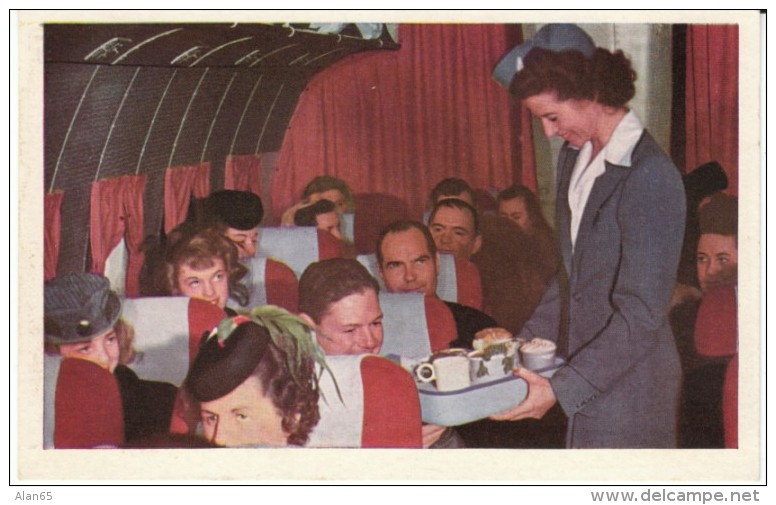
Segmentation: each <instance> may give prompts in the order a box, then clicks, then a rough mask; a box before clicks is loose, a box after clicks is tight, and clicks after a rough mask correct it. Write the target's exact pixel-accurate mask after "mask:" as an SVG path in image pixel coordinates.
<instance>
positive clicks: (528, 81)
mask: <svg viewBox="0 0 776 505" xmlns="http://www.w3.org/2000/svg"><path fill="white" fill-rule="evenodd" d="M635 82H636V72H635V71H634V70H633V67H632V66H631V62H630V60H629V59H628V58H626V57H625V54H623V52H622V51H620V50H617V51H615V52H613V53H612V52H609V51H608V50H606V49H603V48H600V47H599V48H597V49H596V51H595V53H593V56H592V57H591V58H586V57H585V56H584V55H583V54H582V53H580V52H579V51H560V52H554V51H547V50H544V49H541V48H536V49H533V50H532V51H531V52H530V53H528V56H526V58H525V60H524V67H523V68H522V69H521V70H520V71H519V72H518V73H517V75H515V78H514V79H513V80H512V84H511V86H510V88H509V89H510V92H511V93H512V95H514V96H515V97H516V98H518V99H520V100H524V99H526V98H528V97H531V96H535V95H539V94H541V93H545V92H551V93H555V94H556V95H557V98H558V100H560V101H564V100H570V99H574V100H590V101H593V102H597V103H600V104H601V105H606V106H610V107H618V108H620V107H625V106H626V105H627V103H628V102H629V101H630V100H631V99H632V98H633V97H634V95H635V94H636V86H635Z"/></svg>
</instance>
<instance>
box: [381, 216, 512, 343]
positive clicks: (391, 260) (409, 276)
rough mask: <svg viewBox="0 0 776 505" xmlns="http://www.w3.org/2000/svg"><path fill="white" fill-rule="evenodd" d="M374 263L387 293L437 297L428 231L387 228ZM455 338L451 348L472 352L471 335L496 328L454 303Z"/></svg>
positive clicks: (407, 224)
mask: <svg viewBox="0 0 776 505" xmlns="http://www.w3.org/2000/svg"><path fill="white" fill-rule="evenodd" d="M376 253H377V263H378V267H379V269H380V276H381V277H382V279H383V282H384V283H385V287H386V289H388V291H389V292H391V293H423V294H425V295H426V296H433V297H436V296H437V294H436V288H437V276H438V275H439V265H438V262H439V256H438V253H437V247H436V244H435V243H434V239H433V238H432V237H431V234H430V233H429V231H428V228H426V227H425V226H423V224H422V223H419V222H417V221H398V222H396V223H393V224H392V225H390V226H388V227H386V228H385V229H384V230H383V231H382V233H380V236H379V238H378V240H377V249H376ZM445 304H446V305H447V306H448V308H449V309H450V311H451V312H452V313H453V317H454V319H455V324H456V326H457V328H458V338H457V339H456V340H453V341H452V342H450V347H465V348H469V349H471V347H472V340H473V339H474V334H475V333H477V332H478V331H480V330H482V329H485V328H492V327H496V326H498V323H497V322H496V321H495V320H494V319H493V318H492V317H490V316H488V315H487V314H485V313H483V312H480V311H479V310H477V309H474V308H471V307H467V306H465V305H461V304H458V303H453V302H445Z"/></svg>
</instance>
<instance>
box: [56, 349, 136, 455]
mask: <svg viewBox="0 0 776 505" xmlns="http://www.w3.org/2000/svg"><path fill="white" fill-rule="evenodd" d="M54 408H55V424H54V446H55V447H56V448H58V449H86V448H90V447H97V446H115V447H118V446H120V445H121V444H122V443H123V442H124V413H123V410H122V407H121V394H120V393H119V386H118V383H117V382H116V379H115V377H114V376H113V374H112V373H110V372H109V371H108V370H106V369H105V368H103V367H101V366H100V365H98V364H96V363H94V362H92V361H87V360H85V359H73V358H65V359H63V360H62V364H61V365H60V368H59V377H58V378H57V388H56V400H55V407H54Z"/></svg>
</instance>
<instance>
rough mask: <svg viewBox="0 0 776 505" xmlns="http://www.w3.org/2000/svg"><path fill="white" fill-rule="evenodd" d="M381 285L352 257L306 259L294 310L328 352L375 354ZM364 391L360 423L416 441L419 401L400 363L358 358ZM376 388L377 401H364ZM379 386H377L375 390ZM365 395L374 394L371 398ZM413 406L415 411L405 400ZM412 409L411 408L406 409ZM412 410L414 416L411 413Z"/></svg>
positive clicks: (378, 342) (379, 344)
mask: <svg viewBox="0 0 776 505" xmlns="http://www.w3.org/2000/svg"><path fill="white" fill-rule="evenodd" d="M379 291H380V287H379V285H378V284H377V280H376V279H375V278H374V277H372V276H371V275H370V274H369V272H368V271H367V270H366V268H365V267H364V266H363V265H361V263H359V262H358V261H356V260H354V259H345V258H334V259H328V260H323V261H319V262H316V263H313V264H311V265H310V266H309V267H307V269H306V270H305V271H304V273H303V274H302V277H301V278H300V279H299V312H300V314H299V315H300V317H301V318H302V319H303V320H305V321H306V322H307V323H308V324H309V325H310V326H311V327H312V328H313V330H314V333H315V338H316V340H317V342H318V345H319V346H320V347H321V349H322V350H323V352H324V354H326V355H327V356H338V355H340V356H341V355H362V354H377V353H379V352H380V348H381V347H382V345H383V322H382V321H383V312H382V310H381V308H380V300H379V298H378V293H379ZM361 377H362V381H363V385H364V391H365V404H364V416H365V420H366V419H367V416H369V417H368V419H369V420H370V421H371V425H370V426H367V422H366V421H365V425H364V429H365V430H372V431H373V432H380V433H391V434H393V436H392V437H391V438H395V439H396V440H403V441H405V443H407V442H408V441H412V443H413V444H414V443H416V445H414V446H417V447H419V446H420V443H421V433H420V414H419V410H420V405H419V399H418V396H417V391H416V389H415V381H414V379H413V378H412V376H410V374H409V373H408V372H407V371H406V370H404V369H403V368H401V367H400V366H399V365H397V364H395V363H393V362H391V361H390V360H387V359H385V358H381V357H365V358H364V359H363V361H361ZM367 390H370V391H372V392H375V391H377V393H376V395H377V396H379V405H373V406H372V407H371V408H370V406H369V405H367V403H366V402H367V401H368V398H367V397H366V391H367ZM378 390H379V391H378ZM376 395H375V394H373V395H371V396H370V398H372V399H373V400H374V399H375V398H376ZM409 403H412V404H413V405H414V406H415V409H414V410H415V414H413V413H412V412H410V411H408V404H409ZM409 410H412V409H409ZM414 416H417V417H414Z"/></svg>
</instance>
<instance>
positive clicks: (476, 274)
mask: <svg viewBox="0 0 776 505" xmlns="http://www.w3.org/2000/svg"><path fill="white" fill-rule="evenodd" d="M455 278H456V284H457V286H458V303H460V304H461V305H466V306H469V307H472V308H475V309H477V310H482V307H483V299H482V280H481V279H480V270H479V268H477V265H475V264H474V263H472V262H471V261H469V260H466V259H462V258H455Z"/></svg>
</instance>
